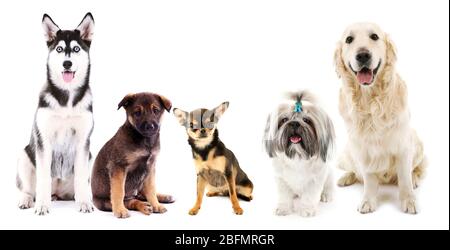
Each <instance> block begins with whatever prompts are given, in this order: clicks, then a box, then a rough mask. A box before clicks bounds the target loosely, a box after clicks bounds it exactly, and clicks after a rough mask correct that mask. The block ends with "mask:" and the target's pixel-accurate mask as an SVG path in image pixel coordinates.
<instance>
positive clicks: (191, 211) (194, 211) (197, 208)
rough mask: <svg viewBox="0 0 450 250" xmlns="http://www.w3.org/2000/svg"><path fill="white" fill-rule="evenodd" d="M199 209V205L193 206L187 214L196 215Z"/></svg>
mask: <svg viewBox="0 0 450 250" xmlns="http://www.w3.org/2000/svg"><path fill="white" fill-rule="evenodd" d="M199 210H200V208H199V207H194V208H192V209H191V210H189V215H197V214H198V211H199Z"/></svg>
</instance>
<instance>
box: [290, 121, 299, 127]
mask: <svg viewBox="0 0 450 250" xmlns="http://www.w3.org/2000/svg"><path fill="white" fill-rule="evenodd" d="M289 126H290V127H291V128H299V127H300V123H299V122H290V123H289Z"/></svg>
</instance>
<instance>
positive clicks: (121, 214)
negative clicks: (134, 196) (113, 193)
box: [113, 207, 130, 219]
mask: <svg viewBox="0 0 450 250" xmlns="http://www.w3.org/2000/svg"><path fill="white" fill-rule="evenodd" d="M113 213H114V216H116V217H117V218H119V219H126V218H129V217H130V212H129V211H128V209H126V208H124V207H123V208H119V209H116V210H114V211H113Z"/></svg>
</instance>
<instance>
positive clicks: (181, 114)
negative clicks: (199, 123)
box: [173, 108, 189, 126]
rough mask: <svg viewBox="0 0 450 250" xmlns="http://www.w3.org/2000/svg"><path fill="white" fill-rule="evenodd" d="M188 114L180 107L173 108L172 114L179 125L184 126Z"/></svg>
mask: <svg viewBox="0 0 450 250" xmlns="http://www.w3.org/2000/svg"><path fill="white" fill-rule="evenodd" d="M188 114H189V113H188V112H186V111H183V110H181V109H177V108H174V109H173V115H174V116H175V118H177V120H178V122H179V123H180V124H181V126H186V123H187V117H188Z"/></svg>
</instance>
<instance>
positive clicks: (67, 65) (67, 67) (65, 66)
mask: <svg viewBox="0 0 450 250" xmlns="http://www.w3.org/2000/svg"><path fill="white" fill-rule="evenodd" d="M63 67H64V68H65V69H70V68H71V67H72V62H71V61H64V62H63Z"/></svg>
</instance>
